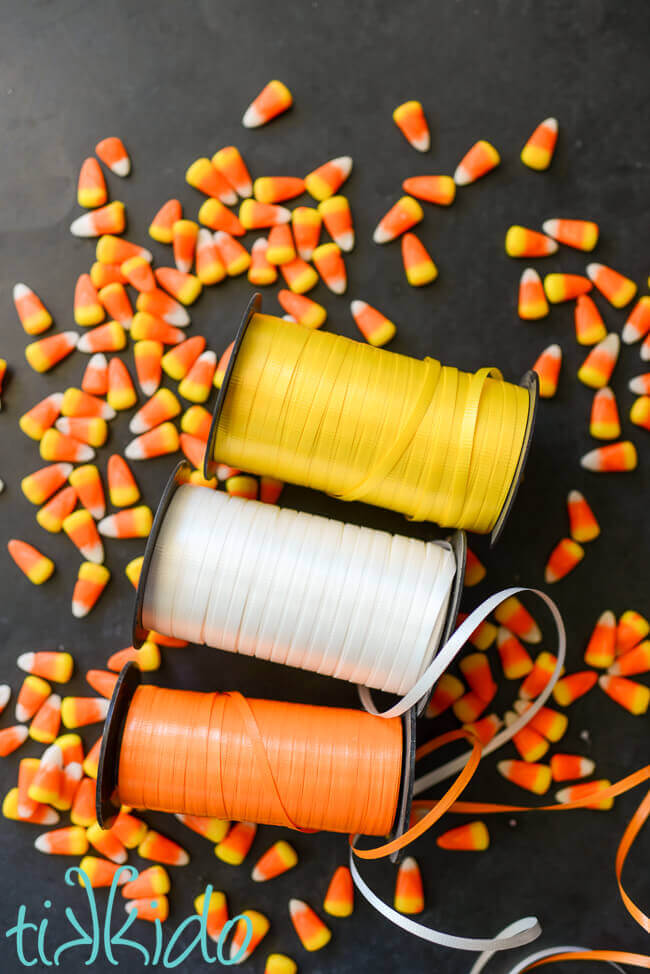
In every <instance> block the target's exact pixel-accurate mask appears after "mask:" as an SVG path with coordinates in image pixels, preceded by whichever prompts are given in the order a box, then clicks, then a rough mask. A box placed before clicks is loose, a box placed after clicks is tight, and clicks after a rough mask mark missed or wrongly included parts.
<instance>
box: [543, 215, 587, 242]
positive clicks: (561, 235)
mask: <svg viewBox="0 0 650 974" xmlns="http://www.w3.org/2000/svg"><path fill="white" fill-rule="evenodd" d="M542 229H543V231H544V233H546V234H548V236H549V237H553V239H554V240H557V241H558V243H561V244H564V245H565V246H567V247H574V248H575V249H576V250H593V249H594V247H595V246H596V244H597V243H598V224H597V223H592V222H591V220H564V219H562V220H545V221H544V223H543V224H542Z"/></svg>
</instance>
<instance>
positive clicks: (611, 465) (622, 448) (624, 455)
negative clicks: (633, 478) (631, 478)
mask: <svg viewBox="0 0 650 974" xmlns="http://www.w3.org/2000/svg"><path fill="white" fill-rule="evenodd" d="M637 459H638V458H637V452H636V447H635V446H634V443H630V441H629V440H621V441H620V442H618V443H611V444H609V445H608V446H599V447H598V448H597V449H596V450H591V452H590V453H585V455H584V456H583V457H582V459H581V461H580V465H581V466H582V467H584V469H585V470H591V471H593V472H594V473H622V472H627V471H629V470H634V469H635V468H636V465H637Z"/></svg>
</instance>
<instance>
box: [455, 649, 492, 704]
mask: <svg viewBox="0 0 650 974" xmlns="http://www.w3.org/2000/svg"><path fill="white" fill-rule="evenodd" d="M460 671H461V673H462V674H463V676H464V677H465V679H466V680H467V683H468V684H469V686H470V689H471V690H473V691H474V693H476V694H478V696H479V697H480V698H481V700H485V701H487V702H488V703H489V702H490V701H491V700H492V699H493V698H494V696H495V694H496V692H497V686H496V683H495V682H494V680H493V679H492V672H491V670H490V664H489V663H488V660H487V656H486V655H485V654H484V653H470V654H469V655H468V656H465V657H463V659H462V660H461V661H460Z"/></svg>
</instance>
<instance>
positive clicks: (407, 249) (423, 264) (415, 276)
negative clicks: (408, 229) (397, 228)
mask: <svg viewBox="0 0 650 974" xmlns="http://www.w3.org/2000/svg"><path fill="white" fill-rule="evenodd" d="M402 262H403V264H404V272H405V274H406V280H407V281H408V282H409V284H410V285H411V287H423V286H424V285H425V284H430V283H431V282H432V281H435V279H436V278H437V276H438V268H437V267H436V265H435V264H434V262H433V260H432V259H431V257H430V256H429V253H428V251H427V249H426V247H425V246H424V244H423V243H422V242H421V240H420V239H419V238H418V237H416V235H415V234H414V233H405V234H403V236H402Z"/></svg>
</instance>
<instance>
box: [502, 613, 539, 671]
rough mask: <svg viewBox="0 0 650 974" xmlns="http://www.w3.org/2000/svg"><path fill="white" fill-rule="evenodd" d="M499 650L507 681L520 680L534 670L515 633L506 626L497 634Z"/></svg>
mask: <svg viewBox="0 0 650 974" xmlns="http://www.w3.org/2000/svg"><path fill="white" fill-rule="evenodd" d="M497 650H498V653H499V657H500V658H501V666H502V667H503V675H504V676H505V678H506V680H520V679H521V678H522V677H524V676H527V675H528V674H529V673H530V671H531V670H532V668H533V661H532V659H531V658H530V656H529V655H528V652H527V651H526V649H525V648H524V647H523V646H522V644H521V643H520V642H519V640H518V639H517V637H516V636H515V635H513V633H511V632H509V631H508V630H507V629H506V628H505V627H504V626H499V630H498V632H497Z"/></svg>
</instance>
